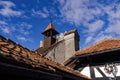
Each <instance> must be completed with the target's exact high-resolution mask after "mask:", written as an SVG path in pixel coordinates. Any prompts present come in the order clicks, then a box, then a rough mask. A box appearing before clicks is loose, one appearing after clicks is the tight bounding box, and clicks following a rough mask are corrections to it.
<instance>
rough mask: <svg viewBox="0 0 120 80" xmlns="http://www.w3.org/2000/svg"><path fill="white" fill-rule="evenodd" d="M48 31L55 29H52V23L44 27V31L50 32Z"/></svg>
mask: <svg viewBox="0 0 120 80" xmlns="http://www.w3.org/2000/svg"><path fill="white" fill-rule="evenodd" d="M50 29H53V30H55V28H54V26H53V24H52V23H50V24H49V25H48V26H47V27H46V29H45V31H48V30H50Z"/></svg>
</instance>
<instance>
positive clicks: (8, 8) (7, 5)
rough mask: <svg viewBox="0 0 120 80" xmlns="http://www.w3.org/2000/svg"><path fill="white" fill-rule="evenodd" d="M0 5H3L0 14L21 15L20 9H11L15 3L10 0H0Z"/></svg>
mask: <svg viewBox="0 0 120 80" xmlns="http://www.w3.org/2000/svg"><path fill="white" fill-rule="evenodd" d="M0 5H1V6H2V7H3V8H1V9H0V14H1V15H3V16H5V17H9V16H20V15H22V12H21V11H16V10H13V8H14V7H15V4H14V3H12V2H10V1H0Z"/></svg>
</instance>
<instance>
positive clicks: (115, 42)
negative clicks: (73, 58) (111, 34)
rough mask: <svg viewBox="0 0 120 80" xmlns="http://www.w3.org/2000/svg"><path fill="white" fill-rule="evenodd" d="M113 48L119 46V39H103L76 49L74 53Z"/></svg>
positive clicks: (81, 53) (79, 53) (80, 53)
mask: <svg viewBox="0 0 120 80" xmlns="http://www.w3.org/2000/svg"><path fill="white" fill-rule="evenodd" d="M114 48H120V39H105V40H103V41H101V42H99V43H96V44H94V45H92V46H90V47H88V48H85V49H83V50H79V51H77V52H76V54H75V55H83V54H89V53H94V52H99V51H105V50H110V49H114Z"/></svg>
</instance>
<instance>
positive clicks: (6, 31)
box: [1, 27, 11, 34]
mask: <svg viewBox="0 0 120 80" xmlns="http://www.w3.org/2000/svg"><path fill="white" fill-rule="evenodd" d="M1 30H2V32H3V33H6V34H9V33H10V32H11V30H10V28H8V27H1Z"/></svg>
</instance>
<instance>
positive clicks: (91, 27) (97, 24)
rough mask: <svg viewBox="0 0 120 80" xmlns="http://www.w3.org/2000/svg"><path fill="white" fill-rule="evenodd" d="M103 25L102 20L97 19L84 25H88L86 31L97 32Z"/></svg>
mask: <svg viewBox="0 0 120 80" xmlns="http://www.w3.org/2000/svg"><path fill="white" fill-rule="evenodd" d="M103 25H104V22H103V21H102V20H97V21H94V22H92V23H87V24H86V25H85V26H86V27H88V32H97V31H98V30H100V29H101V28H102V27H103Z"/></svg>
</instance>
